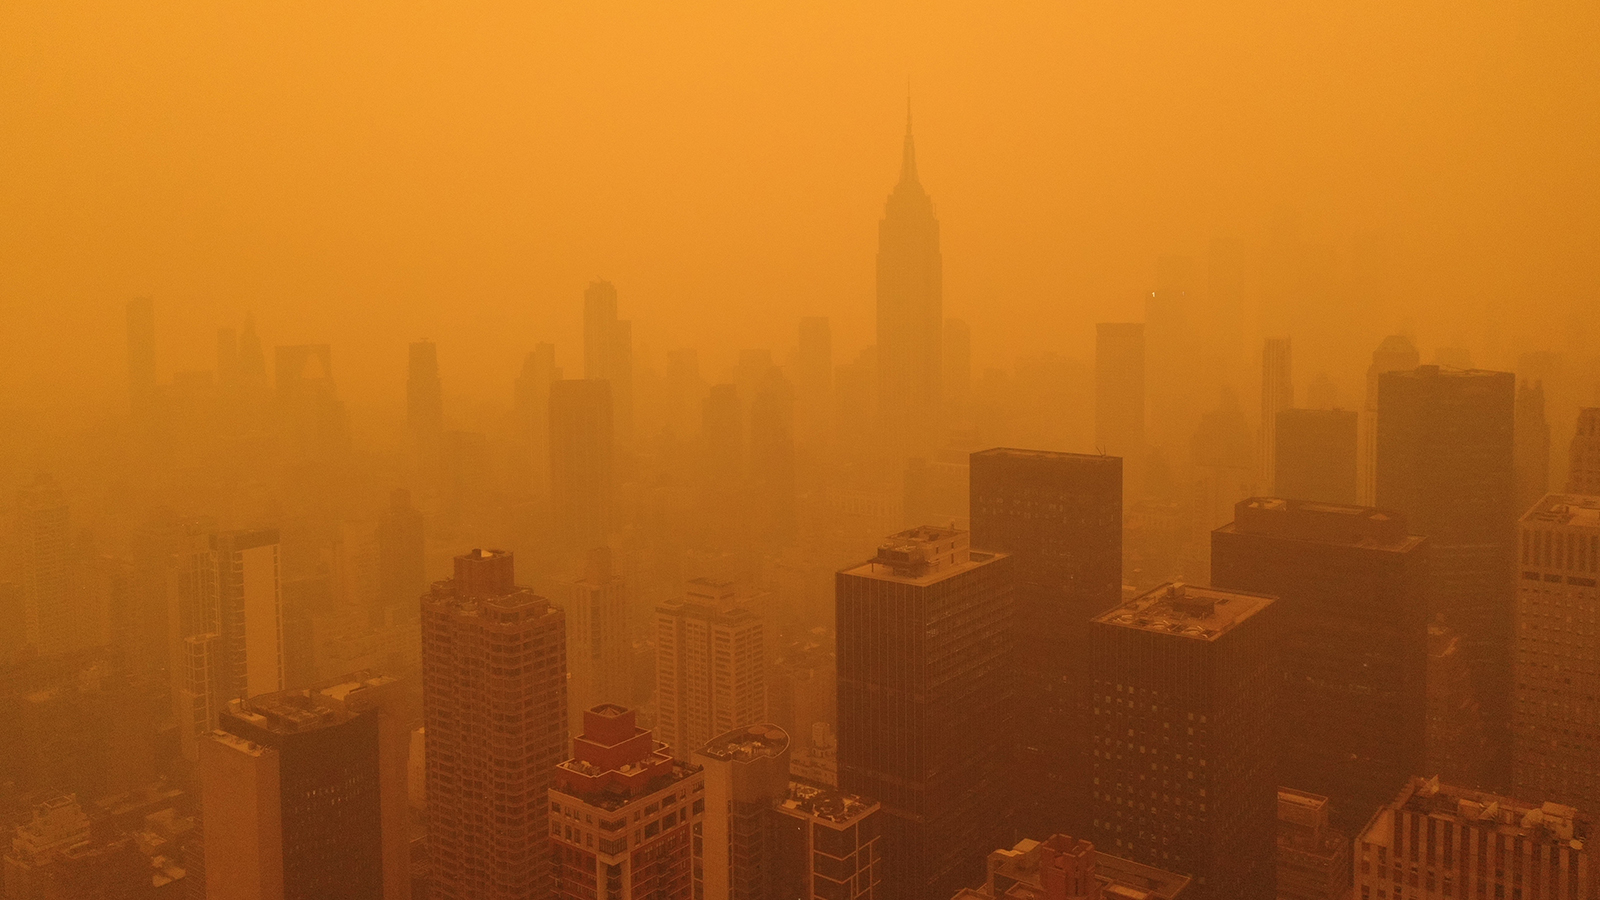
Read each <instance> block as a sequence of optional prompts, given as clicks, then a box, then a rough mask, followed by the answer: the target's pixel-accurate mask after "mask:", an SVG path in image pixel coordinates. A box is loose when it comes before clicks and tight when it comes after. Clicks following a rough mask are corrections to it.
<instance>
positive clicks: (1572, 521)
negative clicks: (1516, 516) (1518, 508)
mask: <svg viewBox="0 0 1600 900" xmlns="http://www.w3.org/2000/svg"><path fill="white" fill-rule="evenodd" d="M1522 521H1523V522H1526V523H1528V524H1530V525H1531V524H1534V523H1536V522H1542V523H1544V524H1546V525H1565V526H1569V527H1573V528H1596V529H1600V497H1589V496H1585V495H1583V494H1545V495H1544V498H1543V499H1541V500H1540V501H1539V502H1538V503H1535V504H1534V505H1533V508H1532V509H1530V510H1528V511H1527V512H1525V513H1523V514H1522Z"/></svg>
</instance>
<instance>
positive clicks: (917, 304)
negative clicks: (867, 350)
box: [877, 104, 944, 455]
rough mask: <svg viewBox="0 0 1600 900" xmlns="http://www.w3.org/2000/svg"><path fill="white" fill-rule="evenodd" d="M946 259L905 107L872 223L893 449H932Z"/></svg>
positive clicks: (883, 388) (885, 415)
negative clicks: (892, 181)
mask: <svg viewBox="0 0 1600 900" xmlns="http://www.w3.org/2000/svg"><path fill="white" fill-rule="evenodd" d="M943 267H944V263H943V257H942V256H941V255H940V253H939V220H938V219H937V218H936V217H935V216H934V211H933V200H932V198H930V197H929V196H928V193H927V191H925V190H923V188H922V183H921V182H920V181H919V180H918V179H917V151H916V147H915V145H914V144H913V143H912V140H911V109H910V106H909V104H908V105H907V108H906V137H905V145H904V147H903V149H902V152H901V158H900V181H899V183H898V184H896V185H895V187H894V190H893V191H892V192H891V193H890V194H889V199H888V202H887V203H886V204H885V206H884V212H883V219H882V220H881V221H880V222H879V223H878V344H877V347H878V412H879V421H880V422H881V423H882V427H883V429H884V436H885V439H886V440H887V444H888V447H889V448H890V450H891V451H894V452H899V453H903V454H905V455H925V454H926V453H927V452H928V451H929V450H932V449H937V445H936V443H937V437H938V431H937V427H938V423H939V422H940V421H942V417H941V416H940V415H939V412H940V406H941V403H942V401H943V399H944V392H943V388H942V385H941V377H942V374H943V373H942V367H943V362H942V352H943V345H944V274H943V273H944V268H943Z"/></svg>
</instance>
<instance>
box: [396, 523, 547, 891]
mask: <svg viewBox="0 0 1600 900" xmlns="http://www.w3.org/2000/svg"><path fill="white" fill-rule="evenodd" d="M515 575H516V572H515V569H514V563H513V560H512V556H511V554H510V553H507V552H505V551H503V550H473V551H472V552H470V553H467V554H465V555H463V556H458V557H456V559H455V577H454V578H452V579H450V580H448V581H441V582H439V583H437V584H435V585H434V586H433V588H432V589H431V590H430V591H429V592H428V593H427V594H426V595H424V596H423V598H422V711H423V723H424V727H426V729H427V735H428V752H427V763H426V765H427V787H428V852H429V857H430V864H431V867H432V878H431V879H430V886H431V888H432V894H431V896H433V897H435V898H438V900H544V898H546V897H549V896H550V895H551V870H550V826H549V819H548V811H549V790H550V781H551V774H552V772H554V770H555V767H556V766H557V765H558V764H559V763H560V762H561V760H562V759H564V758H565V756H566V738H567V656H566V618H565V616H564V615H563V614H562V612H561V610H560V609H558V608H556V607H555V606H553V605H551V603H550V602H549V601H548V600H546V599H545V598H543V597H540V596H537V595H536V594H534V593H533V592H532V591H529V590H527V589H525V588H519V587H517V585H516V580H515Z"/></svg>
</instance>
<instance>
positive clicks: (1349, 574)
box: [1211, 422, 1428, 834]
mask: <svg viewBox="0 0 1600 900" xmlns="http://www.w3.org/2000/svg"><path fill="white" fill-rule="evenodd" d="M1351 424H1354V423H1353V422H1352V423H1351ZM1279 462H1280V468H1279V471H1280V472H1282V467H1281V463H1282V462H1283V458H1282V457H1280V459H1279ZM1427 552H1428V547H1427V542H1426V541H1425V539H1423V538H1421V537H1417V536H1415V535H1412V534H1409V533H1408V532H1407V530H1406V521H1405V518H1404V517H1403V516H1400V515H1398V514H1397V513H1392V512H1384V511H1382V510H1375V509H1368V508H1366V507H1361V506H1334V505H1331V504H1325V503H1307V502H1302V501H1299V500H1281V499H1275V498H1266V497H1254V498H1251V499H1249V500H1245V501H1242V502H1240V503H1239V505H1238V507H1237V510H1236V512H1235V515H1234V520H1233V522H1231V523H1229V524H1227V525H1224V526H1222V527H1221V528H1219V529H1217V530H1216V531H1215V532H1213V533H1212V535H1211V580H1212V583H1213V584H1215V585H1216V586H1217V587H1219V588H1226V589H1229V590H1239V591H1251V592H1254V593H1259V594H1270V595H1272V596H1275V597H1278V598H1279V599H1278V600H1277V602H1276V603H1275V604H1274V607H1275V609H1276V617H1277V619H1278V623H1277V624H1278V633H1279V640H1280V642H1281V648H1282V649H1281V653H1280V654H1279V668H1278V672H1279V673H1280V676H1281V677H1280V680H1279V683H1278V685H1277V686H1276V687H1277V690H1278V692H1279V696H1278V711H1279V712H1278V715H1279V719H1280V723H1281V724H1280V726H1279V728H1278V729H1277V732H1276V734H1277V740H1278V744H1277V747H1278V759H1279V761H1280V762H1279V767H1278V771H1279V783H1280V784H1285V785H1294V786H1297V787H1298V788H1299V789H1302V790H1308V791H1311V792H1313V793H1316V794H1320V795H1325V796H1327V797H1331V798H1332V799H1333V809H1334V811H1335V813H1336V815H1337V816H1338V817H1339V818H1338V819H1337V824H1338V825H1339V827H1340V829H1341V830H1343V831H1344V832H1345V833H1346V834H1350V833H1352V832H1353V831H1354V830H1355V829H1356V828H1358V827H1360V826H1361V824H1362V823H1363V822H1365V821H1366V817H1367V816H1368V815H1370V814H1371V812H1372V810H1374V809H1376V808H1377V807H1378V806H1379V805H1380V804H1382V803H1383V802H1384V799H1385V798H1386V797H1389V796H1392V795H1393V794H1394V792H1395V791H1397V790H1399V789H1400V786H1401V785H1402V784H1404V783H1405V781H1406V779H1407V778H1410V777H1411V776H1412V775H1413V774H1415V773H1417V772H1419V771H1423V770H1424V769H1423V767H1424V765H1425V764H1426V755H1425V754H1426V750H1425V740H1426V737H1427V735H1426V728H1425V723H1426V719H1427V668H1428V610H1427V596H1426V590H1427V578H1428V568H1427V563H1428V560H1427Z"/></svg>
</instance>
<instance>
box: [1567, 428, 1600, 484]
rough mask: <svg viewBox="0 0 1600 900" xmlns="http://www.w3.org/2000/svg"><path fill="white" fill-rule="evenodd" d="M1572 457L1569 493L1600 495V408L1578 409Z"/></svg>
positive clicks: (1569, 471) (1569, 473)
mask: <svg viewBox="0 0 1600 900" xmlns="http://www.w3.org/2000/svg"><path fill="white" fill-rule="evenodd" d="M1570 459H1571V462H1570V463H1569V470H1568V473H1567V493H1569V494H1589V495H1591V496H1593V495H1600V409H1596V408H1592V407H1591V408H1588V409H1580V410H1578V430H1577V433H1576V434H1574V435H1573V437H1572V449H1571V451H1570Z"/></svg>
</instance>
